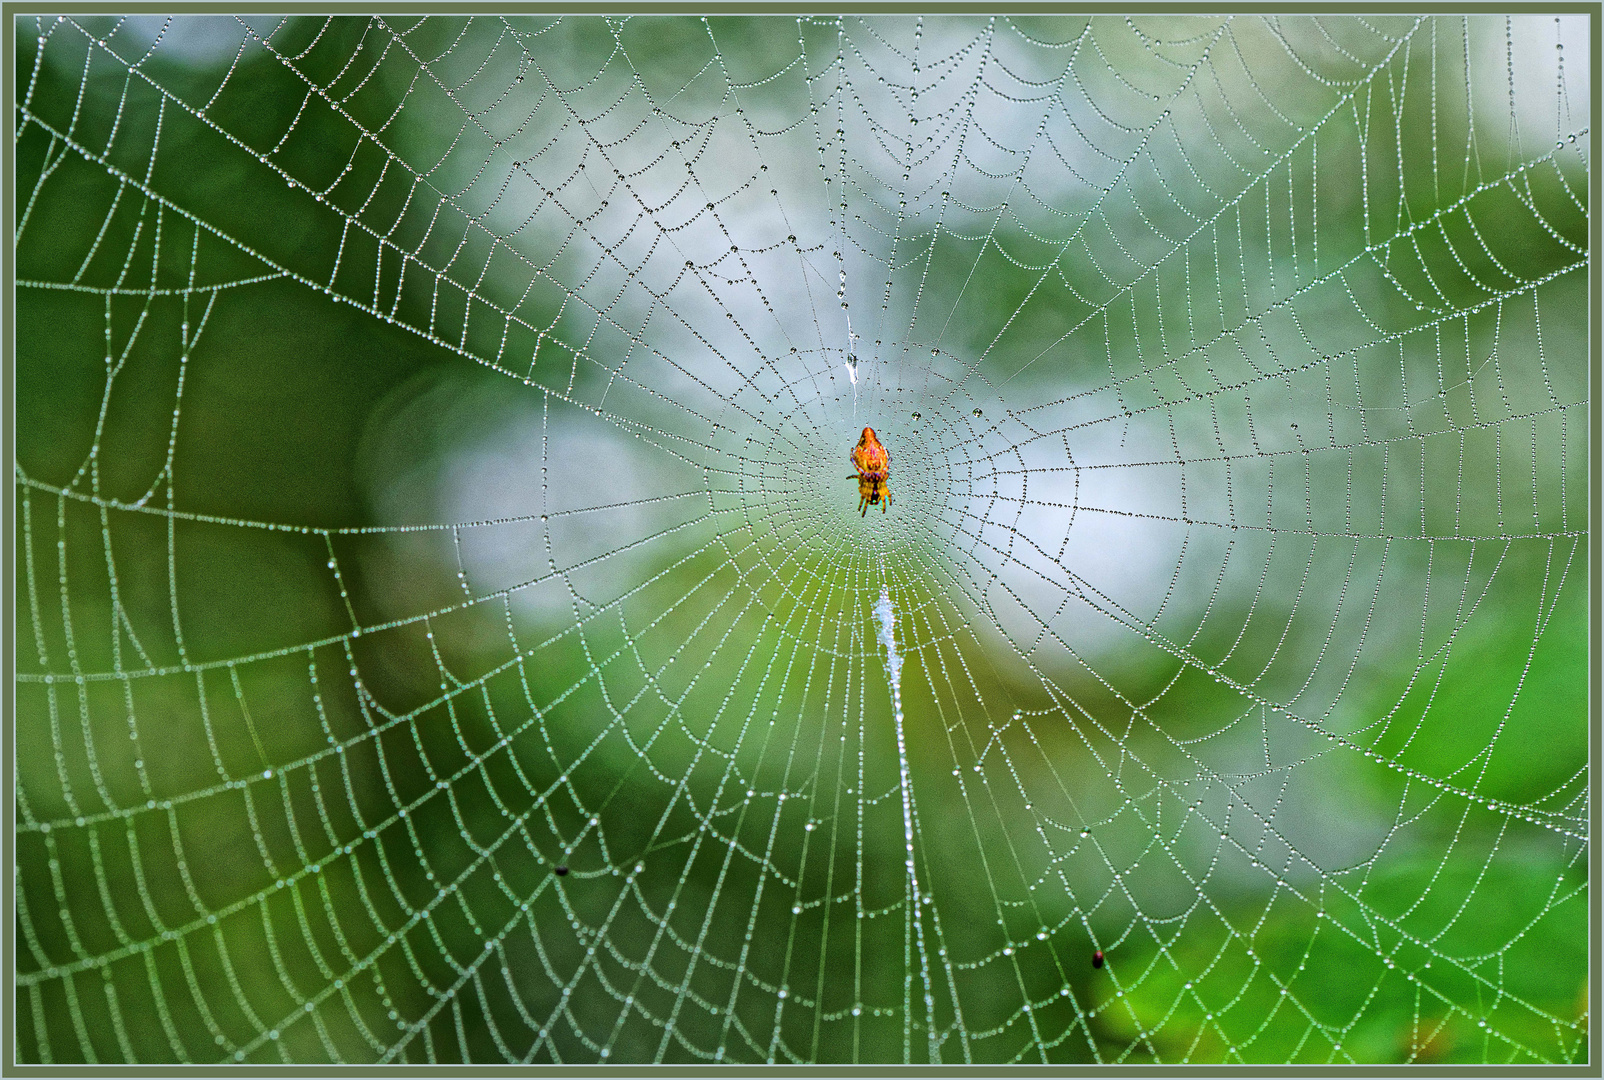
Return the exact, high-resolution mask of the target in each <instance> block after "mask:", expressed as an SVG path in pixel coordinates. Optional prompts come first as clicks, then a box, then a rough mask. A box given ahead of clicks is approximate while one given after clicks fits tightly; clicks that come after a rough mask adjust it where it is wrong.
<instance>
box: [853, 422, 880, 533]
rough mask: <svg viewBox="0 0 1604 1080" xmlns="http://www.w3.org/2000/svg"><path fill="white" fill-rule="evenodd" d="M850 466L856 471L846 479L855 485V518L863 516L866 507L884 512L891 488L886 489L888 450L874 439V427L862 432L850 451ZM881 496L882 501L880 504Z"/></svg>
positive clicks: (866, 510)
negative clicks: (856, 489) (856, 511)
mask: <svg viewBox="0 0 1604 1080" xmlns="http://www.w3.org/2000/svg"><path fill="white" fill-rule="evenodd" d="M852 467H853V468H854V469H857V470H858V471H857V472H855V473H853V474H852V475H850V476H848V477H847V479H848V480H856V481H857V482H858V516H859V517H862V516H863V515H864V514H867V513H868V512H869V507H871V506H876V505H878V506H879V507H880V512H881V513H882V514H883V513H885V512H886V507H887V506H890V505H891V489H890V488H889V487H887V486H886V481H887V480H888V479H890V477H891V451H889V450H887V449H886V448H885V445H884V444H883V443H881V441H880V440H879V439H877V438H875V437H874V428H872V427H866V428H864V429H863V435H862V436H861V437H860V438H859V439H858V445H857V446H856V447H854V448H853V450H852ZM882 495H884V496H885V500H886V501H885V502H883V503H882V502H881V501H880V496H882Z"/></svg>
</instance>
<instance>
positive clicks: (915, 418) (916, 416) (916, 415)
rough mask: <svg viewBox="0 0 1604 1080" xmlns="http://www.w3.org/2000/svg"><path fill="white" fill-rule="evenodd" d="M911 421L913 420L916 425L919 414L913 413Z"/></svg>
mask: <svg viewBox="0 0 1604 1080" xmlns="http://www.w3.org/2000/svg"><path fill="white" fill-rule="evenodd" d="M913 419H914V422H915V423H917V422H918V421H919V419H920V416H919V414H918V413H914V414H913Z"/></svg>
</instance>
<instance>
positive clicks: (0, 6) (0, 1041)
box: [0, 0, 1604, 1078]
mask: <svg viewBox="0 0 1604 1080" xmlns="http://www.w3.org/2000/svg"><path fill="white" fill-rule="evenodd" d="M0 12H3V13H4V15H5V16H6V17H7V19H8V26H10V27H11V29H10V30H8V31H7V32H6V33H5V35H4V41H3V42H0V74H3V85H0V102H3V105H4V109H5V113H6V117H7V120H6V123H7V128H6V132H7V138H6V141H5V145H4V147H0V162H3V167H0V174H3V175H0V199H3V200H4V206H3V207H0V221H3V222H4V227H5V234H6V235H7V236H12V235H13V233H14V230H15V219H16V176H15V172H14V169H15V161H14V155H15V146H16V119H17V118H16V88H15V84H14V78H15V72H16V64H15V60H16V45H17V35H16V31H15V19H16V18H17V17H18V16H22V15H32V14H45V13H49V14H148V13H157V14H213V15H228V14H241V13H249V14H284V15H303V14H314V15H316V14H328V15H365V14H381V13H405V14H408V15H426V14H449V15H453V16H471V15H513V14H519V15H579V16H584V15H590V16H596V15H754V16H756V15H768V16H774V17H783V16H795V15H808V16H832V15H1120V14H1140V15H1163V14H1175V15H1200V14H1206V15H1236V14H1241V15H1257V14H1287V15H1309V14H1319V15H1326V14H1329V15H1359V14H1385V15H1411V14H1420V15H1460V14H1519V15H1549V14H1572V15H1587V16H1589V17H1590V35H1589V40H1590V45H1591V57H1590V61H1589V66H1590V76H1591V81H1592V86H1591V93H1590V99H1589V101H1590V109H1591V116H1590V126H1592V127H1594V128H1596V127H1597V124H1598V122H1599V119H1600V117H1601V116H1604V71H1601V66H1604V0H1593V2H1581V0H1564V2H1559V3H1537V4H1531V5H1529V6H1528V5H1525V4H1511V3H1507V2H1506V3H1491V2H1486V0H1477V2H1469V3H1459V4H1450V3H1442V2H1430V3H1416V4H1411V5H1407V6H1406V5H1402V4H1388V3H1378V2H1349V3H1330V4H1311V3H1299V2H1296V0H1294V2H1289V3H1265V2H1246V3H1243V2H1237V3H1225V4H1205V3H1159V2H1145V0H1143V2H1133V3H1124V4H1085V3H1053V2H1039V0H1023V2H1021V0H1015V2H1012V3H1006V4H998V5H996V6H995V7H980V6H977V4H976V3H974V2H962V3H957V2H947V0H874V2H855V3H843V4H835V5H825V4H819V3H784V4H781V3H762V2H754V0H700V2H698V3H686V2H684V0H664V2H662V3H645V2H638V0H637V2H633V3H620V2H615V3H587V2H583V0H579V2H570V3H562V4H551V5H543V4H520V3H478V4H472V5H469V4H464V5H462V6H461V7H459V8H449V9H447V8H442V7H441V5H440V4H439V3H438V2H434V0H431V2H429V3H418V2H414V0H400V2H396V3H389V4H375V3H330V4H317V3H301V2H291V3H278V4H272V5H264V6H257V5H252V4H239V3H236V4H218V3H196V2H180V3H172V4H157V3H150V2H134V3H125V4H119V5H116V6H108V5H106V4H101V3H83V2H75V3H63V4H44V3H38V2H35V0H3V2H0ZM1590 166H1591V167H1590V169H1589V174H1590V175H1589V187H1588V190H1589V199H1590V202H1589V206H1588V218H1589V243H1590V247H1589V251H1588V285H1589V298H1590V314H1589V320H1588V324H1589V325H1588V329H1589V334H1588V354H1589V365H1588V416H1589V423H1590V431H1589V442H1588V450H1589V457H1588V487H1587V491H1588V503H1589V506H1588V511H1589V523H1590V529H1589V535H1588V556H1589V557H1588V569H1589V581H1588V600H1589V640H1588V655H1589V661H1590V662H1589V671H1588V714H1589V721H1590V723H1589V768H1590V775H1589V778H1588V796H1589V810H1590V812H1589V821H1590V837H1597V836H1598V835H1599V834H1600V830H1601V827H1604V814H1601V809H1600V802H1599V798H1598V792H1597V788H1596V784H1597V777H1598V776H1599V773H1600V769H1601V766H1604V745H1601V744H1604V712H1601V707H1604V662H1601V658H1600V646H1601V643H1604V552H1601V547H1600V543H1599V538H1600V534H1601V532H1604V484H1601V480H1604V471H1601V467H1600V466H1601V462H1604V409H1601V407H1600V400H1599V387H1600V383H1601V382H1604V365H1601V358H1600V357H1601V344H1604V289H1601V284H1604V282H1601V277H1600V274H1599V267H1598V252H1599V250H1600V248H1601V246H1604V223H1601V221H1600V217H1599V212H1598V211H1599V207H1600V205H1601V201H1604V178H1601V170H1600V167H1599V165H1598V164H1597V158H1596V151H1595V153H1594V154H1593V155H1591V156H1590ZM13 243H14V241H13ZM11 254H12V249H11V248H5V249H4V250H0V289H3V295H0V326H3V327H4V328H5V332H4V335H3V339H0V386H3V391H4V399H3V401H0V429H3V431H4V433H5V434H4V454H5V464H6V469H7V471H8V472H12V473H14V472H15V463H16V426H15V420H16V319H15V315H16V268H15V265H14V262H13V259H12V258H11ZM15 502H16V489H15V485H14V484H7V485H6V487H5V492H4V494H3V496H0V523H3V525H4V529H5V532H6V536H7V537H8V538H9V542H7V543H5V544H4V549H3V552H0V573H3V574H4V580H3V582H0V595H4V596H5V597H6V601H7V603H8V608H7V610H6V612H5V613H4V618H3V619H0V648H3V652H4V655H3V657H0V667H3V671H4V675H5V682H4V686H3V687H0V734H3V736H4V741H5V755H4V756H5V761H4V764H3V771H4V776H5V780H6V784H7V787H8V790H11V791H14V790H15V784H16V735H17V733H16V713H15V709H14V704H15V703H14V700H13V693H12V691H13V689H14V687H15V679H16V674H17V655H16V645H17V621H16V620H17V611H16V603H15V593H16V540H15V536H16V522H15V515H16V506H15ZM15 814H16V806H15V800H14V799H7V800H6V801H5V805H4V807H0V820H3V822H4V826H3V829H4V831H3V835H0V858H3V859H4V869H3V873H4V889H5V891H4V897H5V898H7V899H9V898H10V897H12V896H14V895H15V889H16V862H15V839H16V834H15V827H16V822H15ZM1589 867H1590V874H1591V876H1590V879H1589V883H1588V904H1589V920H1588V927H1589V931H1590V938H1589V942H1588V948H1589V952H1590V959H1591V964H1590V967H1589V974H1588V995H1589V996H1588V1000H1589V1002H1590V1003H1591V1002H1594V1001H1599V1000H1601V980H1600V966H1601V961H1600V953H1601V944H1604V910H1601V905H1600V903H1599V896H1600V892H1599V887H1598V886H1599V882H1600V878H1601V875H1604V859H1601V854H1600V851H1599V849H1598V846H1597V845H1591V844H1590V851H1589ZM4 902H5V901H4V900H0V903H4ZM0 956H3V958H4V963H5V965H6V968H7V969H8V970H10V971H12V972H15V971H16V922H15V920H14V919H12V918H9V917H8V918H7V919H6V921H5V926H4V927H3V928H0ZM0 998H3V1010H4V1014H3V1016H0V1077H3V1076H19V1077H71V1076H96V1077H100V1076H108V1077H111V1076H116V1077H122V1076H128V1077H160V1076H182V1077H189V1076H221V1075H231V1076H322V1075H328V1074H331V1073H335V1072H338V1073H339V1074H341V1075H351V1076H396V1075H418V1076H477V1075H484V1074H487V1073H499V1072H505V1073H508V1074H509V1075H519V1076H522V1075H530V1074H533V1075H539V1076H565V1075H579V1074H584V1075H586V1076H706V1075H710V1074H716V1075H720V1076H756V1075H765V1076H766V1075H775V1074H779V1075H784V1076H930V1075H933V1074H936V1073H940V1074H943V1075H952V1076H1110V1075H1119V1076H1144V1077H1145V1076H1176V1075H1193V1074H1200V1073H1201V1074H1214V1075H1218V1076H1222V1077H1225V1076H1264V1077H1274V1076H1285V1075H1288V1074H1290V1073H1294V1072H1295V1073H1297V1074H1298V1075H1306V1076H1322V1077H1324V1076H1356V1075H1366V1076H1372V1077H1377V1078H1380V1077H1383V1076H1388V1075H1392V1074H1401V1073H1407V1074H1409V1075H1410V1076H1416V1075H1418V1076H1465V1075H1472V1074H1474V1075H1480V1076H1486V1077H1499V1076H1507V1075H1520V1076H1578V1077H1580V1076H1591V1077H1597V1076H1604V1034H1601V1032H1600V1031H1599V1028H1598V1025H1597V1024H1596V1023H1595V1024H1590V1029H1589V1032H1588V1045H1589V1048H1590V1063H1588V1064H1582V1065H1524V1066H1509V1065H1506V1066H1498V1065H1479V1066H1477V1065H1425V1064H1422V1065H1401V1064H1400V1065H1307V1066H1293V1065H1220V1066H1216V1065H1170V1066H1165V1065H942V1066H926V1065H875V1064H854V1065H753V1066H742V1065H733V1064H731V1065H717V1066H712V1065H585V1066H578V1065H549V1066H547V1065H530V1066H510V1065H494V1064H491V1065H246V1064H239V1065H235V1064H229V1063H219V1064H216V1065H179V1064H165V1065H82V1064H75V1065H21V1064H17V1063H16V1060H15V1050H16V1043H15V1039H16V1029H15V1021H16V1003H17V997H16V993H15V984H14V983H13V982H11V981H10V980H7V981H5V982H3V983H0ZM1591 1015H1592V1009H1591V1004H1590V1005H1589V1016H1591Z"/></svg>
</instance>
